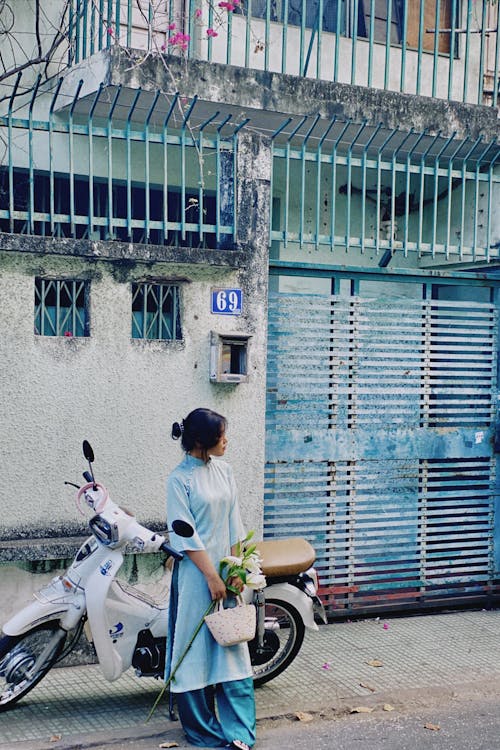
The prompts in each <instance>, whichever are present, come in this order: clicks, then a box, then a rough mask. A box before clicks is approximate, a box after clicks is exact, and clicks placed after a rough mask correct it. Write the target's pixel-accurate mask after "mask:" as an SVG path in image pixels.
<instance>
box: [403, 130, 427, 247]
mask: <svg viewBox="0 0 500 750" xmlns="http://www.w3.org/2000/svg"><path fill="white" fill-rule="evenodd" d="M426 135H427V131H426V130H424V131H423V132H422V133H419V135H418V138H417V139H416V141H415V143H414V144H413V146H412V147H411V149H410V150H409V152H408V154H407V156H406V175H405V176H406V185H405V193H406V196H405V226H404V238H403V252H404V256H405V258H406V257H408V224H409V220H410V194H411V192H410V191H411V159H412V156H413V154H414V153H415V151H416V150H417V147H418V145H419V143H420V142H421V141H422V139H423V138H424V137H425V136H426Z"/></svg>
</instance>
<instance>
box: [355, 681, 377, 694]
mask: <svg viewBox="0 0 500 750" xmlns="http://www.w3.org/2000/svg"><path fill="white" fill-rule="evenodd" d="M359 687H362V688H364V689H365V690H369V691H370V693H376V692H377V688H374V687H372V685H367V684H366V682H360V683H359Z"/></svg>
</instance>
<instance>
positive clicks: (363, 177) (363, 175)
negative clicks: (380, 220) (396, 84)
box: [361, 122, 382, 253]
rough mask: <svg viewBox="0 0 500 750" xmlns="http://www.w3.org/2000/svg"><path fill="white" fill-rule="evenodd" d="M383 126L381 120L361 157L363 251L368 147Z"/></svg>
mask: <svg viewBox="0 0 500 750" xmlns="http://www.w3.org/2000/svg"><path fill="white" fill-rule="evenodd" d="M381 127H382V123H381V122H379V124H378V125H377V127H376V128H375V130H374V131H373V133H372V134H371V136H370V137H369V139H368V140H367V142H366V143H365V146H364V148H363V155H362V158H361V252H362V253H364V251H365V234H366V159H367V156H368V149H369V148H370V146H371V144H372V143H373V141H374V140H375V138H376V137H377V135H378V134H379V132H380V129H381Z"/></svg>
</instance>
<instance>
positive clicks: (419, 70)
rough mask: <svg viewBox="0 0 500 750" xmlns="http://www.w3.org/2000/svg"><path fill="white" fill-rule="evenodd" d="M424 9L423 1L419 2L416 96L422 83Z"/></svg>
mask: <svg viewBox="0 0 500 750" xmlns="http://www.w3.org/2000/svg"><path fill="white" fill-rule="evenodd" d="M424 7H425V1H424V0H421V1H420V15H419V19H418V50H417V83H416V91H415V93H416V94H420V86H421V82H422V50H423V41H424V24H425V20H424V19H425V16H424Z"/></svg>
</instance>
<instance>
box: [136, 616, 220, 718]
mask: <svg viewBox="0 0 500 750" xmlns="http://www.w3.org/2000/svg"><path fill="white" fill-rule="evenodd" d="M216 604H217V602H216V601H215V602H210V604H209V605H208V607H207V609H206V610H205V612H204V613H203V615H202V617H201V620H200V621H199V623H198V625H197V626H196V629H195V631H194V633H193V635H192V636H191V639H190V641H189V643H188V645H187V646H186V648H185V649H184V651H183V652H182V654H181V657H180V659H179V661H178V662H177V664H176V665H175V667H174V668H173V670H172V672H171V673H170V677H169V678H168V680H166V681H165V684H164V686H163V688H162V689H161V692H160V694H159V696H158V698H157V699H156V700H155V702H154V705H153V708H152V709H151V711H150V712H149V716H148V718H147V719H146V723H147V722H148V721H149V720H150V718H151V717H152V715H153V714H154V712H155V711H156V707H157V706H158V704H159V702H160V701H161V699H162V698H163V696H164V695H165V691H166V689H167V688H168V686H169V685H170V683H171V682H172V680H173V679H174V677H175V673H176V672H177V670H178V669H179V667H180V666H181V664H182V662H183V661H184V657H185V656H186V654H187V652H188V651H189V649H190V648H191V646H192V645H193V642H194V639H195V638H196V636H197V635H198V633H199V632H200V630H201V628H202V626H203V623H204V622H205V617H206V616H207V615H209V614H210V612H211V611H212V610H213V609H214V607H215V605H216Z"/></svg>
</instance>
